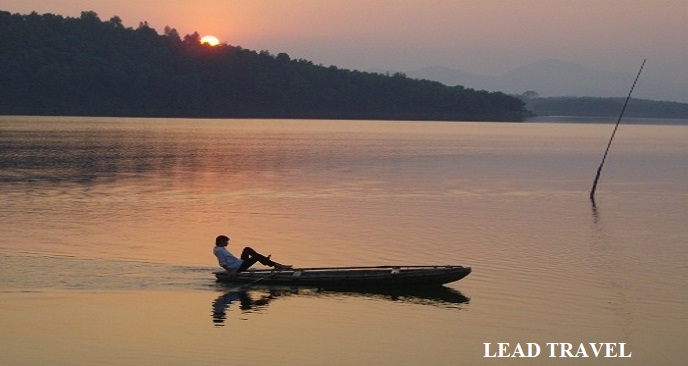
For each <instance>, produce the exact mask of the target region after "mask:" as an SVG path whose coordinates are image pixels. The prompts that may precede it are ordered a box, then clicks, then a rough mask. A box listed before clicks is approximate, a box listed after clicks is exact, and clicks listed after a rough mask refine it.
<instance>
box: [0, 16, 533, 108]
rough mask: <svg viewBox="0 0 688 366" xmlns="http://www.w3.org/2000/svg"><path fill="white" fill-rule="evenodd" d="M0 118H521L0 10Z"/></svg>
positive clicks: (269, 61) (247, 56)
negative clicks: (92, 116) (42, 116)
mask: <svg viewBox="0 0 688 366" xmlns="http://www.w3.org/2000/svg"><path fill="white" fill-rule="evenodd" d="M0 113H1V114H36V115H95V116H103V115H107V116H170V117H256V118H261V117H273V118H339V119H407V120H408V119H421V120H522V118H523V117H524V116H526V115H527V111H526V110H525V107H524V103H523V102H522V101H521V100H519V99H518V98H515V97H511V96H508V95H506V94H503V93H494V92H492V93H489V92H485V91H475V90H472V89H466V88H463V87H461V86H455V87H449V86H445V85H442V84H440V83H437V82H433V81H427V80H413V79H409V78H408V77H406V75H404V74H402V73H395V74H393V75H391V76H390V75H382V74H377V73H368V72H361V71H356V70H346V69H340V68H337V67H335V66H330V67H325V66H322V65H314V64H313V63H312V62H310V61H307V60H303V59H292V58H291V57H290V56H289V55H288V54H286V53H278V54H277V55H273V54H271V53H269V52H268V51H259V52H256V51H252V50H248V49H244V48H241V47H238V46H231V45H227V44H221V45H218V46H214V47H213V46H209V45H206V44H201V43H200V35H199V34H198V33H196V32H195V33H193V34H188V35H186V36H184V37H181V36H180V35H179V33H178V32H177V30H175V29H174V28H171V27H169V26H168V27H165V29H164V32H163V34H162V35H160V34H158V33H157V32H156V31H155V29H153V28H151V27H150V26H149V25H148V23H147V22H141V23H140V24H139V26H138V27H137V28H136V29H133V28H127V27H125V26H124V25H123V23H122V19H121V18H119V17H117V16H115V17H112V18H111V19H110V20H107V21H101V20H100V19H99V17H98V15H97V14H96V13H95V12H90V11H87V12H82V13H81V16H80V17H79V18H69V17H62V16H59V15H53V14H44V15H39V14H37V13H35V12H34V13H31V14H28V15H20V14H11V13H8V12H0Z"/></svg>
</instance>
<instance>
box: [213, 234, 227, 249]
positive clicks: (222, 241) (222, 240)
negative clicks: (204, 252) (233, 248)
mask: <svg viewBox="0 0 688 366" xmlns="http://www.w3.org/2000/svg"><path fill="white" fill-rule="evenodd" d="M227 244H229V237H228V236H226V235H220V236H218V237H217V238H215V245H216V246H218V247H226V246H227Z"/></svg>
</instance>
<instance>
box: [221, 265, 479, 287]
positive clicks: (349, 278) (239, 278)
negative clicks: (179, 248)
mask: <svg viewBox="0 0 688 366" xmlns="http://www.w3.org/2000/svg"><path fill="white" fill-rule="evenodd" d="M469 273H471V267H463V266H453V265H446V266H377V267H314V268H291V269H286V270H274V269H256V270H248V271H245V272H238V273H231V272H227V271H217V272H214V274H215V277H216V278H217V281H218V282H222V283H234V284H244V285H245V284H248V285H252V284H257V283H260V284H262V285H280V286H315V287H320V288H335V287H375V286H398V287H402V286H433V285H434V286H439V285H443V284H445V283H449V282H454V281H458V280H460V279H462V278H464V277H466V276H468V274H469Z"/></svg>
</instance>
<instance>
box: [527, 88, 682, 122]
mask: <svg viewBox="0 0 688 366" xmlns="http://www.w3.org/2000/svg"><path fill="white" fill-rule="evenodd" d="M518 97H519V98H521V99H522V100H523V101H524V102H525V103H526V107H527V109H528V110H529V111H532V112H533V113H535V114H536V115H539V116H581V117H618V116H619V113H620V112H621V109H622V108H623V105H624V103H625V102H626V98H601V97H540V96H539V95H538V93H537V92H534V91H528V92H525V93H523V94H521V95H519V96H518ZM624 116H626V117H633V118H667V119H688V103H679V102H668V101H655V100H648V99H635V98H631V99H630V100H629V102H628V106H627V107H626V110H625V111H624Z"/></svg>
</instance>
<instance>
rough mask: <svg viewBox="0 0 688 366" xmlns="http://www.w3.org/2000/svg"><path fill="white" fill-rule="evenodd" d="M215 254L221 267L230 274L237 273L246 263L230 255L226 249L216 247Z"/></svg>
mask: <svg viewBox="0 0 688 366" xmlns="http://www.w3.org/2000/svg"><path fill="white" fill-rule="evenodd" d="M213 254H215V256H216V257H217V263H219V264H220V267H222V268H224V269H226V270H228V271H230V272H236V271H237V270H238V269H239V267H241V265H242V264H243V263H244V261H242V260H241V259H239V258H237V257H235V256H234V255H233V254H232V253H230V252H229V250H227V248H226V247H218V246H215V248H214V249H213Z"/></svg>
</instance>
